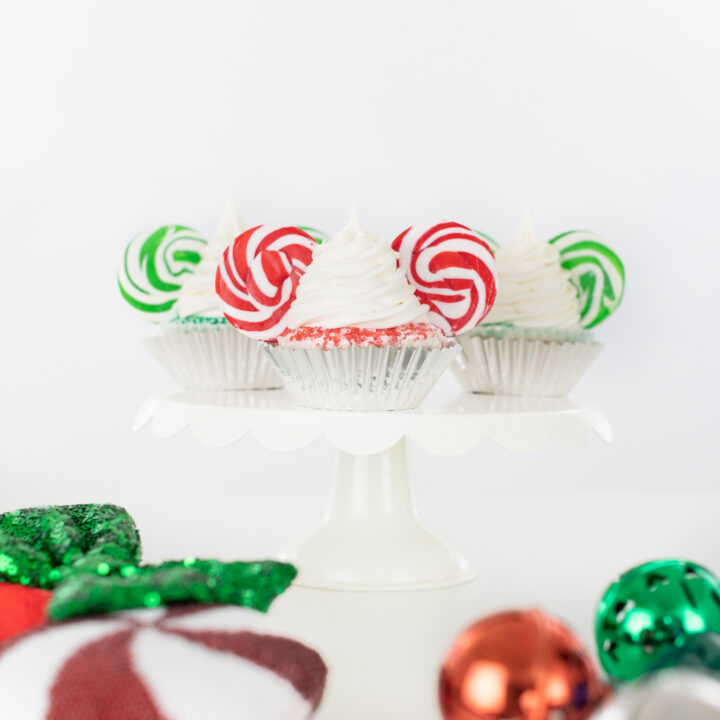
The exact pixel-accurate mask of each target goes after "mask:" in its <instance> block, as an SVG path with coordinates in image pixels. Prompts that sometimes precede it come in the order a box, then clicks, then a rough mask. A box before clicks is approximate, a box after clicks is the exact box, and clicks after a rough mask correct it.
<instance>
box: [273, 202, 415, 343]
mask: <svg viewBox="0 0 720 720" xmlns="http://www.w3.org/2000/svg"><path fill="white" fill-rule="evenodd" d="M427 311H428V309H427V307H426V306H425V305H423V304H421V303H420V301H419V300H418V298H417V296H416V295H415V291H414V289H413V288H412V286H411V285H410V283H409V282H408V280H407V277H406V276H405V273H404V271H403V270H402V269H400V268H399V267H398V255H397V253H396V252H395V251H394V250H393V249H392V248H391V247H390V245H389V244H388V243H386V242H385V241H384V240H382V239H381V238H380V237H378V236H377V235H373V234H372V233H370V232H368V231H366V230H363V229H362V228H361V227H360V225H359V224H358V221H357V218H356V217H355V215H354V214H353V216H352V218H351V219H350V222H349V223H348V224H347V225H346V226H345V227H344V228H343V229H342V230H341V231H340V232H339V233H337V234H336V235H335V236H333V237H332V238H330V240H328V241H327V242H324V243H323V244H322V245H318V246H317V247H316V248H315V249H314V251H313V260H312V262H311V263H310V265H309V266H308V269H307V272H306V273H305V274H304V275H303V276H302V278H300V282H299V283H298V287H297V295H296V298H295V302H293V304H292V306H291V308H290V310H289V312H288V314H287V316H286V320H287V324H288V327H289V328H290V329H292V330H295V329H297V328H299V327H304V326H312V327H322V328H328V329H330V328H340V327H358V328H369V329H382V328H391V327H397V326H398V325H405V324H406V323H414V322H426V321H427Z"/></svg>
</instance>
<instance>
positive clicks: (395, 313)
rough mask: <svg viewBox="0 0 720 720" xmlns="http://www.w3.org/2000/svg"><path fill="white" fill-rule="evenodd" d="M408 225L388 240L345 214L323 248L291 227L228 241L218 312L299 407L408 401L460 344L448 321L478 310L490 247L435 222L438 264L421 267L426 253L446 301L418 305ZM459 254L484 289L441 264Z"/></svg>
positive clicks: (398, 406) (404, 404)
mask: <svg viewBox="0 0 720 720" xmlns="http://www.w3.org/2000/svg"><path fill="white" fill-rule="evenodd" d="M448 225H449V226H452V227H453V228H454V227H455V224H453V223H450V224H448ZM457 227H461V226H457ZM411 231H413V228H409V229H408V230H407V231H406V232H405V233H403V235H401V236H400V238H398V240H396V243H397V247H396V248H395V249H393V247H391V246H390V245H389V244H388V243H386V242H384V241H383V240H382V239H381V238H380V237H378V236H377V235H374V234H373V233H370V232H368V231H367V230H364V229H363V228H361V227H360V225H359V223H358V221H357V218H355V217H354V216H353V218H352V219H351V220H350V222H349V223H348V224H347V226H346V227H345V228H343V229H342V230H341V231H340V232H339V233H337V234H336V235H335V236H333V237H332V238H330V239H329V240H328V241H327V242H324V243H323V244H322V245H320V244H318V243H317V242H316V241H315V240H314V239H313V238H312V237H311V236H310V235H308V234H307V233H305V232H304V231H302V230H300V229H299V228H274V227H265V226H263V227H260V228H255V229H253V230H251V231H248V232H246V233H244V234H243V235H241V236H240V237H238V238H237V240H236V241H235V243H234V244H233V246H232V247H230V248H228V249H227V250H226V252H225V255H224V257H223V262H222V263H221V264H220V265H219V267H218V275H217V283H216V287H217V292H218V296H219V297H220V301H221V304H222V307H223V311H224V312H225V315H226V317H227V318H228V320H229V321H230V323H231V324H233V325H234V326H235V327H236V328H237V329H238V330H240V331H241V332H243V333H245V334H248V335H250V336H251V337H255V338H258V339H261V340H263V341H265V351H266V353H267V355H268V357H269V358H270V359H271V360H272V362H273V363H274V365H275V367H276V369H277V371H278V373H279V375H280V377H281V378H282V379H283V381H284V383H285V386H286V387H287V389H288V391H289V392H290V393H291V394H292V395H293V397H294V398H295V399H296V400H297V402H298V403H299V404H300V405H303V406H305V407H310V408H318V409H330V410H406V409H410V408H415V407H417V406H418V405H419V404H420V403H421V402H422V400H423V399H424V398H425V396H426V395H427V393H428V392H429V391H430V389H431V388H432V386H433V385H434V384H435V382H436V381H437V379H438V378H439V377H440V375H441V374H442V373H443V372H444V371H445V369H446V368H447V367H448V366H449V365H450V363H451V362H452V361H453V360H454V359H455V358H456V357H457V355H458V353H459V352H460V348H459V346H458V345H457V344H456V343H455V341H454V340H453V339H452V334H453V332H454V330H453V323H454V324H456V325H457V324H458V323H460V324H462V323H468V322H473V320H474V322H477V321H478V320H479V319H480V318H481V317H482V316H483V315H484V313H485V312H486V311H487V309H488V301H489V303H490V304H491V303H492V296H493V295H494V276H493V272H494V268H493V266H494V261H493V258H492V253H491V252H490V251H489V249H488V248H487V245H486V244H485V243H484V242H482V241H481V240H480V239H479V238H478V237H477V235H474V234H473V233H472V232H471V231H469V230H467V229H466V228H462V232H463V233H465V235H466V236H468V237H470V238H471V239H470V240H467V239H466V240H464V242H465V244H466V245H467V247H464V248H459V249H458V248H455V249H453V248H451V247H450V246H451V245H452V244H453V242H455V241H454V240H453V239H452V238H447V237H444V236H443V232H442V230H440V231H438V234H437V235H436V236H433V237H434V238H435V241H436V243H437V244H436V245H435V246H433V247H432V248H431V250H430V255H432V256H433V257H434V258H435V260H437V258H440V264H441V265H442V267H436V268H431V267H428V265H430V266H432V259H433V258H431V257H430V256H428V258H427V261H428V262H426V263H425V267H424V272H428V273H430V274H431V275H433V278H432V279H431V280H430V282H431V284H432V282H434V283H435V285H436V287H435V288H434V293H435V295H436V296H439V297H441V298H442V300H443V301H446V302H445V304H444V306H443V307H442V308H440V309H439V308H438V306H436V305H435V304H433V303H432V302H424V296H423V292H424V291H425V288H423V287H419V286H418V285H417V284H414V283H413V280H412V275H411V274H410V273H411V270H410V266H411V265H413V263H415V261H416V260H417V256H418V254H419V253H421V251H423V250H426V248H425V246H424V244H423V243H424V242H425V239H424V238H423V239H422V241H421V242H418V240H417V238H415V235H414V234H413V233H412V232H411ZM430 235H432V232H431V233H430ZM443 249H444V250H445V257H444V258H443V257H442V250H443ZM463 252H465V253H466V254H470V253H475V254H480V255H482V256H483V261H484V262H486V263H489V265H490V270H489V271H488V273H487V277H488V278H489V280H490V286H491V287H490V288H488V286H487V284H486V279H485V276H480V275H478V273H477V272H475V271H474V270H468V268H467V267H465V266H463V267H462V269H461V271H460V272H458V271H457V268H456V269H455V270H453V269H452V268H451V269H450V270H449V271H448V268H449V264H448V262H447V261H448V259H449V258H450V257H451V256H452V260H455V261H456V260H457V259H458V258H460V257H461V256H462V253H463ZM421 264H422V261H421ZM469 265H472V263H469ZM469 265H468V266H469ZM466 271H467V272H466ZM463 272H465V275H466V276H465V277H463ZM453 283H455V284H457V287H455V288H454V289H453V288H452V285H453ZM443 313H444V314H443ZM448 318H450V320H448ZM475 318H476V319H475ZM473 324H474V323H473Z"/></svg>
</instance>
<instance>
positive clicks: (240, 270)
mask: <svg viewBox="0 0 720 720" xmlns="http://www.w3.org/2000/svg"><path fill="white" fill-rule="evenodd" d="M317 245H318V241H317V240H315V238H313V237H312V236H311V235H309V234H308V233H306V232H305V231H304V230H300V228H296V227H276V226H271V225H258V226H257V227H254V228H251V229H250V230H246V231H245V232H244V233H242V235H239V236H238V237H237V238H235V241H234V242H233V243H232V245H230V246H229V247H228V248H227V249H226V250H225V252H224V253H223V256H222V260H221V261H220V264H219V265H218V268H217V273H216V275H215V292H216V293H217V295H218V297H219V298H220V306H221V308H222V311H223V314H224V315H225V317H226V318H227V319H228V322H229V323H230V324H231V325H232V326H233V327H235V328H237V329H238V330H240V331H241V332H243V333H245V334H246V335H248V336H250V337H252V338H255V339H256V340H266V341H272V340H276V339H277V337H278V335H281V334H282V333H283V332H285V330H287V328H288V326H287V322H286V320H285V316H286V315H287V312H288V310H289V309H290V306H291V305H292V302H293V300H294V299H295V293H296V291H297V285H298V282H299V281H300V278H301V277H302V276H303V275H304V274H305V270H306V269H307V266H308V265H309V264H310V262H311V261H312V254H313V249H314V248H315V247H316V246H317Z"/></svg>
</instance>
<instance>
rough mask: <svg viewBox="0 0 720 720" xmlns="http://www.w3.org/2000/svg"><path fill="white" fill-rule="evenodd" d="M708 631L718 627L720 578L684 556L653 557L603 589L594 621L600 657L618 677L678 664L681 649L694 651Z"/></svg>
mask: <svg viewBox="0 0 720 720" xmlns="http://www.w3.org/2000/svg"><path fill="white" fill-rule="evenodd" d="M707 632H715V633H717V632H720V583H719V582H718V579H717V578H716V577H715V576H714V575H713V574H712V573H710V572H709V571H708V570H706V569H705V568H704V567H702V566H700V565H697V564H695V563H692V562H687V561H684V560H655V561H653V562H648V563H645V564H644V565H639V566H637V567H634V568H632V569H631V570H628V571H627V572H626V573H623V575H621V576H620V578H619V579H618V580H617V581H615V582H614V583H613V584H612V585H611V586H610V587H609V588H608V589H607V590H606V591H605V594H604V595H603V597H602V600H601V601H600V604H599V606H598V610H597V618H596V622H595V637H596V640H597V646H598V655H599V656H600V662H601V663H602V666H603V668H605V672H607V674H608V675H609V676H610V677H611V678H614V679H615V680H635V679H636V678H638V677H640V676H641V675H644V674H645V673H647V672H650V671H652V670H659V669H661V668H663V667H669V666H672V665H675V664H677V662H678V660H677V657H678V653H679V652H683V653H685V652H689V651H691V650H692V649H693V647H695V646H696V644H697V642H698V639H699V638H700V637H701V636H702V634H703V633H707ZM714 662H716V661H714Z"/></svg>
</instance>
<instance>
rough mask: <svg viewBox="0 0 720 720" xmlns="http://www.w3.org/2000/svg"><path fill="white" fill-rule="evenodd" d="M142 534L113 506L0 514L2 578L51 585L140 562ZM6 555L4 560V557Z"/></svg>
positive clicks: (36, 584) (129, 519) (126, 515)
mask: <svg viewBox="0 0 720 720" xmlns="http://www.w3.org/2000/svg"><path fill="white" fill-rule="evenodd" d="M140 552H141V550H140V535H139V534H138V531H137V528H136V527H135V523H134V521H133V519H132V518H131V517H130V515H129V514H128V513H127V511H126V510H124V509H123V508H120V507H117V506H116V505H95V504H92V505H58V506H52V507H36V508H26V509H23V510H16V511H14V512H9V513H5V514H3V515H0V580H4V581H7V582H20V579H21V578H23V579H24V580H25V581H26V582H25V583H24V584H28V585H30V586H33V587H41V588H45V589H52V588H54V587H56V586H57V585H58V584H60V583H61V582H63V580H65V579H66V578H68V577H70V576H71V575H74V574H77V573H91V574H101V575H103V574H108V573H109V572H111V571H114V570H115V569H117V570H118V571H119V569H120V568H121V567H122V566H125V565H136V564H137V563H139V562H140ZM2 558H4V559H2Z"/></svg>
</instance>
